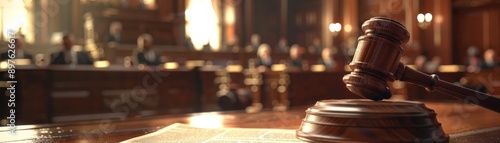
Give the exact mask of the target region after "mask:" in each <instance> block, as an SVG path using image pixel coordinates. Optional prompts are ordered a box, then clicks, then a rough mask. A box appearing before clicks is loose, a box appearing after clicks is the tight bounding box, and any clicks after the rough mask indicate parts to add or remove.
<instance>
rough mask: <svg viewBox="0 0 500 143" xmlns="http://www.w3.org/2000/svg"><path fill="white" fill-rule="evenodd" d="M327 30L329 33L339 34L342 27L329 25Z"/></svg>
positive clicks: (338, 24)
mask: <svg viewBox="0 0 500 143" xmlns="http://www.w3.org/2000/svg"><path fill="white" fill-rule="evenodd" d="M328 29H329V30H330V32H340V30H342V25H341V24H340V23H330V25H329V26H328Z"/></svg>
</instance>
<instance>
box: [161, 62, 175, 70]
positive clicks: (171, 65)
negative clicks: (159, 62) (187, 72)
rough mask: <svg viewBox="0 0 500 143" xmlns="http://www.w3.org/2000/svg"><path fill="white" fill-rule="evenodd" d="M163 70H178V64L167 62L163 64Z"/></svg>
mask: <svg viewBox="0 0 500 143" xmlns="http://www.w3.org/2000/svg"><path fill="white" fill-rule="evenodd" d="M163 68H165V69H169V70H171V69H177V68H179V64H177V62H167V63H165V64H163Z"/></svg>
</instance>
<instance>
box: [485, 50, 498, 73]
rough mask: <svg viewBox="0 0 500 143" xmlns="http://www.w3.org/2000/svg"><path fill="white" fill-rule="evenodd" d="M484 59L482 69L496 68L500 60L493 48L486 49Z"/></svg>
mask: <svg viewBox="0 0 500 143" xmlns="http://www.w3.org/2000/svg"><path fill="white" fill-rule="evenodd" d="M483 57H484V61H483V64H482V66H481V69H494V68H496V67H497V66H498V61H497V59H496V53H495V50H493V49H488V50H486V51H484V55H483Z"/></svg>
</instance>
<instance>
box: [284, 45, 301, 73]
mask: <svg viewBox="0 0 500 143" xmlns="http://www.w3.org/2000/svg"><path fill="white" fill-rule="evenodd" d="M299 50H300V46H299V45H297V44H295V45H292V47H291V48H290V58H289V59H288V63H287V68H288V69H290V70H295V69H298V70H302V57H301V55H300V51H299Z"/></svg>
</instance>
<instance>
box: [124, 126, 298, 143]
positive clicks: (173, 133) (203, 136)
mask: <svg viewBox="0 0 500 143" xmlns="http://www.w3.org/2000/svg"><path fill="white" fill-rule="evenodd" d="M129 142H141V143H143V142H147V143H160V142H161V143H165V142H176V143H178V142H189V143H195V142H196V143H201V142H203V143H219V142H252V143H256V142H263V143H273V142H276V143H278V142H279V143H282V142H301V141H300V140H298V139H297V138H295V130H284V129H263V128H254V129H252V128H220V129H205V128H197V127H193V126H189V125H186V124H179V123H175V124H172V125H170V126H168V127H165V128H163V129H160V130H158V131H156V132H153V133H150V134H146V135H143V136H139V137H135V138H132V139H129V140H126V141H123V142H122V143H129Z"/></svg>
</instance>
